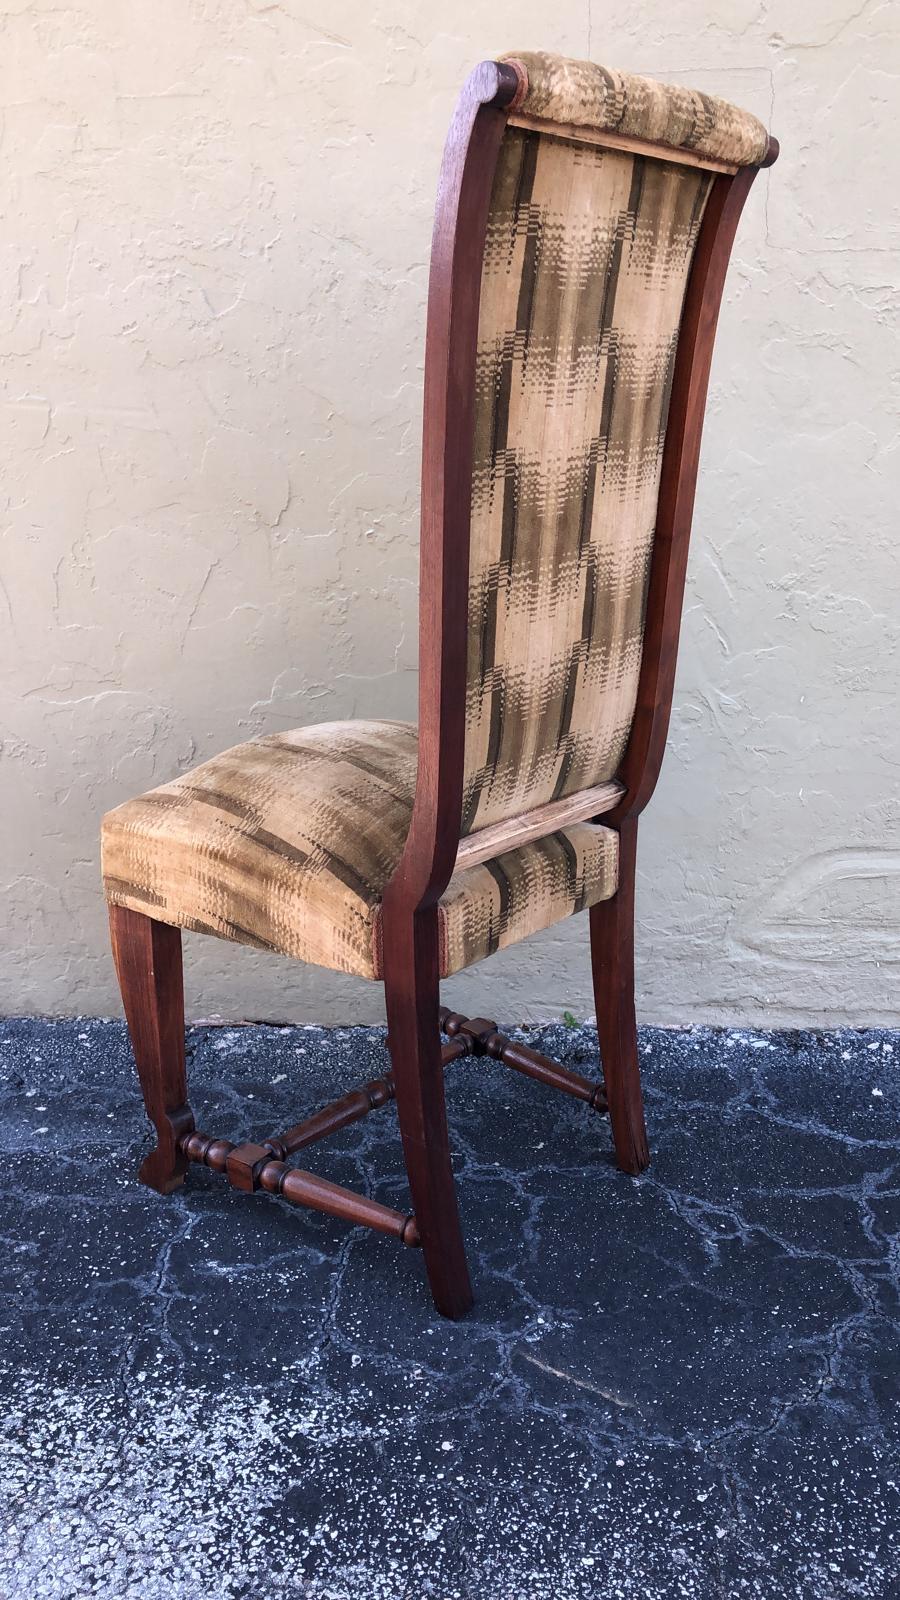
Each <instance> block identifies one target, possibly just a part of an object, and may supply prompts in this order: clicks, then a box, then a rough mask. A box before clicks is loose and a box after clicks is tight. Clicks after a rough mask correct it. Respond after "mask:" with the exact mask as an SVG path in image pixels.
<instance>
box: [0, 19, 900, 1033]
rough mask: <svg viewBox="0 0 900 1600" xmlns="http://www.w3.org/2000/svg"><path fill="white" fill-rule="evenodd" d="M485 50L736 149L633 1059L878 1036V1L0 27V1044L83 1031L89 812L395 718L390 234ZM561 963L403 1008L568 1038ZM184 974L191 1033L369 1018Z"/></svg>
mask: <svg viewBox="0 0 900 1600" xmlns="http://www.w3.org/2000/svg"><path fill="white" fill-rule="evenodd" d="M510 48H519V49H526V48H547V49H553V50H558V51H561V52H563V53H568V54H571V55H584V56H592V57H593V58H594V59H596V60H600V61H604V60H605V61H608V62H610V63H611V64H613V65H615V66H622V67H626V68H628V69H631V70H635V71H643V72H648V73H651V74H654V75H657V76H660V77H664V78H667V79H670V80H673V81H682V82H687V83H689V84H692V85H695V86H697V87H699V88H701V89H708V90H710V91H716V92H720V93H723V94H725V95H726V96H729V97H731V98H732V99H734V100H736V101H737V102H738V103H739V104H741V105H745V106H746V107H748V109H750V110H752V111H754V112H756V113H757V114H758V115H759V116H760V117H762V118H763V120H764V121H766V122H767V123H768V124H769V125H770V126H771V127H772V129H773V131H774V132H775V133H777V135H778V136H779V138H780V139H781V141H782V152H783V153H782V158H781V161H780V162H779V164H778V165H777V167H776V168H775V169H774V171H773V172H772V174H771V175H769V176H763V177H762V178H761V179H760V180H759V181H758V183H757V185H756V189H755V192H754V194H753V196H752V197H751V201H750V203H749V206H748V210H747V213H746V214H745V220H744V224H743V227H742V230H741V234H740V237H739V242H738V246H737V253H736V259H735V262H734V266H733V270H732V274H731V278H730V282H729V287H728V291H727V301H726V305H725V307H724V310H723V318H722V324H721V332H720V338H719V346H718V355H717V360H716V365H715V368H714V373H713V383H712V391H711V401H710V414H709V420H708V425H707V432H706V441H705V453H704V461H703V467H702V482H701V489H700V494H699V499H698V505H697V515H696V521H695V533H694V545H693V554H692V561H691V567H690V574H689V593H688V601H687V613H686V618H685V628H684V638H683V648H682V656H681V663H680V670H679V679H678V687H677V694H676V704H675V711H674V717H673V725H672V734H671V741H670V749H669V753H668V756H667V760H666V764H665V767H664V770H663V779H662V782H661V785H660V789H659V791H658V793H657V796H656V799H655V801H654V803H653V805H652V808H651V809H650V810H649V811H648V813H647V815H646V820H645V823H644V826H643V837H642V846H641V853H640V862H639V866H640V898H639V918H640V933H639V944H640V952H641V959H640V968H639V1001H640V1011H641V1016H642V1018H643V1019H644V1020H646V1021H648V1022H661V1023H676V1022H685V1021H719V1020H731V1021H734V1020H738V1021H741V1020H743V1021H747V1022H753V1023H768V1024H770V1025H778V1024H790V1023H792V1022H794V1021H797V1022H801V1021H802V1022H804V1023H807V1024H815V1023H827V1024H834V1023H837V1022H844V1021H846V1022H850V1023H864V1022H868V1023H890V1022H896V1020H897V1015H898V1011H900V1005H898V989H900V793H898V779H900V716H898V713H897V702H898V689H900V682H898V679H900V607H898V595H900V578H898V555H897V550H898V540H897V509H896V508H897V505H898V503H900V482H898V466H900V448H898V400H900V394H898V390H900V351H898V319H897V312H898V302H900V289H898V275H897V260H898V257H897V248H898V242H900V241H898V229H900V221H898V213H897V210H896V207H895V206H894V205H893V200H894V197H895V195H896V188H897V179H898V157H897V138H896V131H897V124H896V102H897V87H898V80H900V14H898V11H897V8H896V6H895V5H892V4H891V0H881V3H879V0H869V3H863V4H860V3H859V0H819V3H814V0H788V3H783V4H779V3H775V0H772V3H771V4H767V3H766V0H720V3H718V4H714V5H712V6H710V5H708V4H701V3H700V0H673V3H671V4H668V5H665V6H663V5H660V4H656V3H654V4H651V3H649V0H632V3H630V4H628V5H627V6H626V5H621V6H619V7H613V6H604V7H601V6H600V4H599V0H559V4H558V5H556V6H555V7H547V6H546V5H545V4H537V3H536V0H517V3H516V4H515V5H512V4H509V3H508V0H496V3H495V4H494V5H493V6H492V7H491V8H490V9H489V10H488V11H486V10H485V9H484V8H483V7H480V6H476V5H475V4H473V3H471V0H469V3H466V0H448V3H447V4H445V5H442V6H436V5H434V4H426V3H425V0H391V4H389V5H388V4H386V3H382V0H373V4H372V5H365V6H363V5H359V4H358V3H351V0H330V3H329V4H327V5H324V4H322V3H321V0H280V3H278V0H159V3H158V4H154V5H153V6H138V5H128V6H124V5H121V4H118V3H115V0H0V73H2V82H3V87H2V107H3V113H2V137H3V162H2V177H0V182H2V185H3V188H4V190H5V194H4V205H3V211H4V218H5V221H4V227H3V232H2V239H0V260H2V269H0V283H2V291H0V354H2V394H3V403H4V418H3V437H4V444H5V449H4V472H3V481H2V495H3V515H2V523H0V615H2V616H3V618H4V627H3V634H2V637H3V645H2V648H3V667H2V679H0V804H2V815H3V826H2V830H0V831H2V840H0V849H2V853H3V861H2V867H0V871H2V881H3V889H4V911H5V915H4V918H3V935H2V937H3V941H4V948H3V953H2V956H0V1009H3V1010H6V1011H16V1012H18V1011H45V1012H55V1013H73V1012H81V1013H89V1012H100V1013H104V1012H107V1013H108V1012H113V1011H116V1010H117V1009H118V1000H117V995H116V990H115V985H114V980H113V976H112V971H111V967H110V962H109V958H108V953H107V947H106V932H105V916H104V909H103V903H102V898H101V894H100V887H99V876H98V860H97V856H98V851H97V827H98V820H99V817H100V815H101V813H102V812H103V811H104V810H105V809H107V808H108V807H109V806H111V805H113V804H115V803H117V802H118V801H119V800H121V799H124V798H126V797H128V796H129V795H131V794H134V793H137V792H139V791H140V790H141V789H144V788H146V787H148V786H150V785H152V784H154V783H158V782H162V781H163V780H164V779H166V778H168V777H170V776H173V775H175V774H176V773H177V772H179V771H182V770H184V769H185V768H186V767H187V766H189V765H191V764H193V763H194V762H196V761H198V760H201V759H204V758H206V757H207V756H209V755H212V754H213V753H214V752H216V751H217V750H220V749H222V748H224V747H225V746H227V745H229V744H232V743H235V742H236V741H237V740H238V739H240V738H244V737H249V736H251V735H255V734H260V733H263V732H269V731H277V730H280V729H286V728H291V727H296V726H298V725H301V724H303V723H306V722H312V721H321V720H324V719H327V718H334V717H352V716H401V717H409V716H414V715H415V689H416V541H417V527H416V516H417V474H418V454H419V426H420V389H421V375H422V343H423V328H424V303H425V289H426V274H427V259H428V245H429V233H430V221H431V213H432V204H433V195H434V189H435V182H436V177H437V168H438V161H439V156H440V149H441V144H442V141H443V136H444V133H445V130H446V125H447V121H448V118H449V115H450V111H451V107H452V104H453V100H454V97H455V94H456V91H457V89H458V86H459V84H460V82H461V81H462V78H463V76H464V75H465V73H466V71H467V70H468V68H469V67H470V66H471V65H472V64H473V63H474V62H475V61H476V60H478V59H480V58H481V57H483V56H486V55H491V54H495V53H497V52H499V51H501V50H503V49H510ZM586 936H587V928H586V925H585V923H584V920H583V919H575V920H574V921H573V922H570V923H569V924H567V925H566V926H565V927H564V929H562V930H561V931H558V932H554V933H551V934H549V935H545V936H543V937H539V938H536V939H535V940H533V941H531V942H530V943H528V944H527V945H524V946H519V947H518V948H516V949H514V950H511V951H507V952H504V953H503V954H502V955H500V956H498V957H495V958H493V959H492V961H491V962H489V963H487V964H486V965H485V966H483V967H480V968H478V969H477V970H476V971H475V972H474V973H464V974H462V975H461V976H460V977H459V978H457V979H455V980H453V982H452V983H450V984H448V985H447V997H448V1000H449V1002H450V1003H451V1004H454V1005H458V1006H459V1007H460V1008H461V1009H463V1010H469V1011H471V1012H477V1011H479V1010H483V1009H484V1008H485V1007H486V1006H487V1007H490V1006H493V1007H494V1009H495V1011H496V1010H498V1009H499V1011H500V1012H501V1013H502V1015H503V1016H504V1017H507V1018H513V1019H515V1018H535V1017H541V1016H547V1015H554V1014H555V1015H558V1014H559V1013H560V1012H561V1011H562V1010H563V1009H564V1008H566V1009H569V1010H571V1011H573V1012H575V1013H578V1014H584V1013H585V1012H589V1011H590V1009H591V1003H590V999H589V993H590V984H589V973H588V962H587V953H586ZM186 949H187V957H188V969H187V986H188V1003H189V1008H190V1010H191V1012H192V1014H193V1015H195V1016H199V1015H211V1014H221V1015H225V1016H227V1017H229V1018H237V1017H269V1018H285V1019H288V1018H294V1019H298V1020H313V1021H318V1022H340V1021H345V1020H346V1021H349V1020H373V1021H374V1020H380V1017H381V993H380V990H379V989H378V988H377V987H376V986H370V985H367V984H365V983H363V982H362V981H359V980H353V979H350V978H342V977H340V976H339V975H337V974H333V973H327V972H324V971H320V970H317V969H314V968H304V967H299V966H291V965H290V964H289V963H287V962H283V961H279V960H277V959H274V958H264V957H258V956H256V955H255V954H252V953H250V952H248V951H245V950H241V949H235V948H230V947H227V946H225V945H223V944H220V943H218V942H217V941H213V940H209V939H207V940H203V939H200V938H191V939H189V940H187V941H186Z"/></svg>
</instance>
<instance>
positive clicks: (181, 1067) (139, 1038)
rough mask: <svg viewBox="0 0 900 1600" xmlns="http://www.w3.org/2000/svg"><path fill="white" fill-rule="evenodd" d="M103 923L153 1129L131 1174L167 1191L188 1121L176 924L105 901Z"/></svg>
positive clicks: (175, 1183) (176, 1178) (175, 1179)
mask: <svg viewBox="0 0 900 1600" xmlns="http://www.w3.org/2000/svg"><path fill="white" fill-rule="evenodd" d="M109 928H110V938H111V940H112V950H113V960H114V961H115V964H116V974H117V976H118V979H119V988H120V989H121V991H122V1003H123V1005H124V1007H125V1020H126V1022H127V1023H128V1032H129V1034H130V1036H131V1048H132V1050H133V1052H134V1059H135V1063H136V1065H137V1070H138V1077H139V1079H140V1084H141V1091H142V1093H143V1096H144V1105H145V1106H146V1108H147V1115H148V1117H149V1118H150V1121H151V1122H152V1123H153V1126H154V1127H155V1129H156V1138H157V1145H156V1149H155V1150H153V1151H151V1153H150V1155H148V1156H147V1157H146V1159H145V1161H144V1162H143V1163H142V1165H141V1169H140V1173H139V1177H140V1180H141V1182H142V1183H146V1184H147V1185H148V1186H149V1187H150V1188H151V1189H156V1190H157V1191H158V1193H159V1194H171V1193H172V1191H173V1190H175V1189H177V1188H179V1187H180V1185H181V1184H182V1183H183V1182H184V1175H185V1173H186V1171H187V1167H188V1163H187V1160H186V1158H185V1157H184V1156H183V1155H182V1153H181V1151H180V1150H179V1148H178V1142H177V1141H178V1139H179V1138H180V1137H181V1136H182V1135H183V1134H185V1133H190V1132H191V1131H192V1129H193V1126H194V1119H193V1116H192V1114H191V1110H190V1107H189V1105H188V1103H187V1074H186V1070H185V1058H184V986H183V981H182V970H181V930H180V928H171V927H169V926H168V925H167V924H166V923H164V922H154V920H153V919H152V917H144V916H142V915H141V914H140V912H138V911H129V910H127V909H126V907H124V906H110V908H109Z"/></svg>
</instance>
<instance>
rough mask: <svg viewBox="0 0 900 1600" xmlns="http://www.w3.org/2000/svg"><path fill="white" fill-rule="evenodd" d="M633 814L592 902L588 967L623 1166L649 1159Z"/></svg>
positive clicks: (638, 1166)
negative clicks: (615, 868) (600, 894)
mask: <svg viewBox="0 0 900 1600" xmlns="http://www.w3.org/2000/svg"><path fill="white" fill-rule="evenodd" d="M636 859H637V818H626V820H625V821H624V822H623V823H622V826H621V829H620V833H619V887H618V890H617V892H616V893H615V895H613V898H612V899H611V900H603V901H601V902H600V904H599V905H596V906H592V907H591V912H590V917H591V968H592V972H593V978H594V1003H595V1005H596V1008H597V1036H598V1039H599V1043H600V1058H601V1061H602V1063H603V1078H604V1082H605V1084H606V1098H607V1102H608V1106H609V1120H610V1123H611V1125H612V1134H613V1143H614V1144H615V1149H616V1160H617V1162H618V1164H619V1166H620V1167H621V1169H622V1171H623V1172H631V1173H638V1172H643V1171H644V1168H645V1167H647V1166H649V1164H650V1152H649V1150H648V1148H647V1129H646V1126H645V1123H644V1100H643V1095H642V1094H641V1075H640V1068H639V1066H638V1050H637V1027H636V1023H635V1015H634V873H635V863H636Z"/></svg>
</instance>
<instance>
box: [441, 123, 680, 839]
mask: <svg viewBox="0 0 900 1600" xmlns="http://www.w3.org/2000/svg"><path fill="white" fill-rule="evenodd" d="M710 183H711V176H710V174H709V173H708V172H705V171H701V170H698V169H697V168H694V167H686V166H678V165H675V164H673V163H671V162H665V161H659V160H654V159H648V158H646V157H644V156H637V155H633V154H629V153H624V152H621V151H617V150H606V149H602V148H600V147H595V146H593V145H590V144H583V143H580V142H576V141H574V140H571V139H566V138H559V137H555V136H553V135H551V134H545V133H536V132H532V131H528V130H525V129H521V128H515V127H510V128H508V129H507V131H506V134H505V135H504V140H503V144H502V147H501V151H500V158H499V164H498V167H497V173H496V178H495V182H494V187H493V194H492V198H491V205H490V215H489V222H488V233H487V246H486V249H485V256H484V266H483V272H482V282H481V305H480V315H479V328H478V349H477V380H476V383H477V387H476V420H475V466H474V478H473V488H472V517H471V530H472V531H471V555H470V566H469V648H468V682H467V700H466V754H465V796H464V809H463V826H464V830H465V831H466V832H474V831H476V830H477V829H479V828H482V827H485V826H486V825H488V824H489V823H493V822H496V821H499V820H502V819H503V818H506V817H511V816H514V815H516V814H517V813H519V812H522V811H526V810H528V809H529V808H531V807H533V806H538V805H543V804H545V803H546V802H548V801H551V800H557V799H559V798H561V797H562V796H564V795H570V794H573V793H574V792H576V791H577V790H579V789H584V788H587V787H589V786H591V785H593V784H597V783H602V782H604V781H606V780H607V779H609V778H612V777H614V775H615V773H616V771H617V769H618V767H619V764H620V762H621V759H622V755H623V753H624V750H625V746H626V743H627V740H628V734H629V731H630V728H631V721H632V717H633V714H634V707H635V702H636V698H637V687H638V676H639V673H640V665H641V652H642V647H643V634H644V614H645V602H646V594H647V582H648V576H649V568H650V556H651V551H652V548H653V535H654V528H655V521H656V506H657V495H658V489H659V475H660V467H661V463H662V453H663V446H664V442H665V430H666V421H667V417H668V407H669V394H670V389H671V382H672V372H673V366H674V361H675V352H676V348H677V343H678V331H679V325H680V321H681V314H682V307H683V303H684V294H685V287H686V284H687V279H688V273H689V271H690V266H691V261H692V259H693V255H694V248H695V245H696V241H697V235H698V231H699V228H700V223H701V220H702V217H703V211H704V207H705V205H706V201H707V197H708V193H709V187H710Z"/></svg>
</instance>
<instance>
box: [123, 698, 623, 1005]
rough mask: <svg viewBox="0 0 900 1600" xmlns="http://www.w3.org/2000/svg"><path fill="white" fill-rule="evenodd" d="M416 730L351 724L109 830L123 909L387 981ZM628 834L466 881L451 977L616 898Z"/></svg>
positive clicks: (278, 748) (163, 799) (278, 742)
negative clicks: (388, 913) (387, 926)
mask: <svg viewBox="0 0 900 1600" xmlns="http://www.w3.org/2000/svg"><path fill="white" fill-rule="evenodd" d="M416 760H417V736H416V729H415V728H414V727H411V726H410V725H409V724H408V723H399V722H336V723H322V724H320V725H318V726H316V727H311V728H300V729H298V730H296V731H295V732H292V733H282V734H274V735H272V736H271V737H269V738H265V739H259V740H255V741H253V742H251V743H248V744H242V745H238V746H236V747H235V748H234V749H232V750H226V751H225V752H224V754H223V755H220V756H216V757H214V758H213V760H211V761H207V762H205V763H204V764H203V765H202V766H199V767H196V768H194V770H193V771H192V772H188V773H185V774H184V775H183V776H182V777H180V778H176V779H175V780H174V782H172V783H166V784H163V785H162V786H161V787H160V788H158V789H154V790H152V791H151V792H150V793H149V794H145V795H142V796H141V797H140V798H138V799H136V800H130V801H128V802H126V804H125V805H122V806H119V807H118V808H117V809H116V810H115V811H111V812H110V813H109V814H108V815H107V816H106V817H105V818H104V822H103V834H102V854H103V877H104V887H105V890H106V896H107V899H108V900H110V901H111V902H112V903H113V904H115V905H121V906H128V907H130V909H131V910H133V911H139V912H142V913H143V914H144V915H145V916H150V917H154V918H156V919H157V921H160V922H168V923H172V924H174V925H176V926H177V927H182V928H192V929H195V930H197V931H199V932H202V933H213V934H217V935H218V936H219V937H220V938H223V939H232V940H235V941H237V942H238V943H241V944H249V945H253V946H255V947H256V948H258V949H265V950H277V951H280V952H281V953H282V954H284V955H288V956H294V957H296V958H298V959H300V960H302V961H312V962H316V963H318V964H319V965H320V966H324V967H333V968H336V969H338V970H339V971H343V972H354V973H358V974H359V975H360V976H362V977H366V978H380V977H381V976H382V975H383V966H382V949H381V926H380V924H381V917H380V900H381V895H382V892H383V890H384V886H385V884H386V883H387V881H388V879H389V877H390V876H391V873H392V872H393V870H394V868H395V866H396V865H397V862H398V861H399V859H400V854H401V851H402V849H403V845H404V843H405V840H406V835H407V833H408V831H409V822H410V817H411V814H412V799H413V789H414V786H415V778H416ZM617 868H618V836H617V835H616V833H615V832H614V831H613V830H612V829H610V828H604V827H602V826H600V825H596V824H591V823H580V824H576V825H574V826H570V827H568V828H566V829H563V830H560V831H559V832H558V833H553V834H550V835H549V836H548V837H547V838H544V839H540V840H538V841H537V842H536V843H532V844H527V845H523V846H520V847H519V848H518V849H516V850H511V851H507V852H506V853H505V854H503V855H500V856H498V857H496V858H495V859H494V860H491V861H486V862H484V863H482V864H481V865H477V866H472V867H469V868H466V869H465V870H464V871H461V872H458V873H457V874H456V875H455V876H454V877H453V878H452V879H451V881H450V884H449V885H448V887H447V891H446V893H445V895H444V897H443V900H442V901H441V905H440V912H439V922H440V939H441V964H442V976H447V975H449V974H450V973H451V972H457V971H459V970H460V968H462V967H466V966H469V965H470V964H471V963H472V962H473V961H480V960H482V959H483V958H484V957H485V956H487V955H490V954H491V952H492V951H494V950H497V949H499V948H501V947H502V946H504V945H508V944H512V943H514V942H515V941H516V940H518V939H523V938H525V937H526V935H527V934H529V933H534V932H536V931H538V930H539V929H541V928H546V927H549V926H551V925H552V924H553V923H554V922H558V921H560V920H561V919H562V918H563V917H567V916H569V915H570V914H571V913H572V912H573V911H578V910H581V908H582V907H583V906H587V905H592V904H593V903H594V902H595V901H597V900H602V899H607V898H609V896H611V895H613V894H614V893H615V889H616V881H617Z"/></svg>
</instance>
